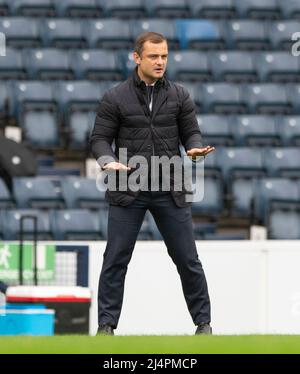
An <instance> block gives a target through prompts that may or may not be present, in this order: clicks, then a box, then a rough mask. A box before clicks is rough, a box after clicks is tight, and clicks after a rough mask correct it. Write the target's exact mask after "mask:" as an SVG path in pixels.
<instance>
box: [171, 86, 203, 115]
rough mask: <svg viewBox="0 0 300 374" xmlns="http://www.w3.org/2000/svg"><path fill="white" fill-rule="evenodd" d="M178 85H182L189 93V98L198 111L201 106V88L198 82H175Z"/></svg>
mask: <svg viewBox="0 0 300 374" xmlns="http://www.w3.org/2000/svg"><path fill="white" fill-rule="evenodd" d="M176 83H177V84H179V85H180V86H183V87H184V88H185V89H186V90H187V91H188V93H189V94H190V97H191V99H192V100H193V102H194V104H195V108H196V111H197V112H199V111H200V109H201V108H202V106H203V100H202V90H201V89H200V84H199V83H195V82H181V81H180V82H176Z"/></svg>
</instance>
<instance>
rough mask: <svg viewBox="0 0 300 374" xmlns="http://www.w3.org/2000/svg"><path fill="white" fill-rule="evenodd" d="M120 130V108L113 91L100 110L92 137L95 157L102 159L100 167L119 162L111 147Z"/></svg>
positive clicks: (109, 93) (106, 97)
mask: <svg viewBox="0 0 300 374" xmlns="http://www.w3.org/2000/svg"><path fill="white" fill-rule="evenodd" d="M118 129H119V119H118V107H117V105H116V103H115V102H114V100H113V95H112V93H111V91H109V92H107V93H106V94H105V95H104V96H103V98H102V100H101V102H100V104H99V108H98V112H97V116H96V119H95V124H94V129H93V131H92V134H91V137H90V148H91V151H92V154H93V155H94V157H95V158H96V159H97V160H98V159H99V157H101V162H100V166H101V167H102V166H104V165H105V164H106V163H108V162H111V161H118V158H117V156H116V155H115V154H114V152H113V149H112V147H111V145H112V142H113V140H114V138H115V137H116V135H117V133H118Z"/></svg>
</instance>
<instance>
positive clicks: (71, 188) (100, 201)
mask: <svg viewBox="0 0 300 374" xmlns="http://www.w3.org/2000/svg"><path fill="white" fill-rule="evenodd" d="M61 187H62V194H63V197H64V199H65V201H66V205H67V208H70V209H75V208H84V209H100V208H103V207H106V206H107V202H106V201H105V191H100V190H98V189H97V185H96V180H95V179H87V178H63V179H62V180H61Z"/></svg>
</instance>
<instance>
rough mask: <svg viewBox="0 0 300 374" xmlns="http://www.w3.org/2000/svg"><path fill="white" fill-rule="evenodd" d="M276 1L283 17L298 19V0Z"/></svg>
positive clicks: (299, 10)
mask: <svg viewBox="0 0 300 374" xmlns="http://www.w3.org/2000/svg"><path fill="white" fill-rule="evenodd" d="M278 3H279V6H280V8H281V12H282V14H283V15H284V16H285V18H287V19H289V18H297V19H300V3H299V1H298V0H285V1H284V2H281V1H279V2H278Z"/></svg>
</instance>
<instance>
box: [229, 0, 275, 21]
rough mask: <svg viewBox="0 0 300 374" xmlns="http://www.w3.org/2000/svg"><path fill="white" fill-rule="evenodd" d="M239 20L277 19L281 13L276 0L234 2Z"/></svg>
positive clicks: (236, 0) (235, 0) (237, 0)
mask: <svg viewBox="0 0 300 374" xmlns="http://www.w3.org/2000/svg"><path fill="white" fill-rule="evenodd" d="M234 3H235V6H236V9H237V12H238V16H239V17H240V18H255V19H278V18H280V17H281V11H280V7H279V4H278V2H277V0H243V1H239V0H234Z"/></svg>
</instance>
